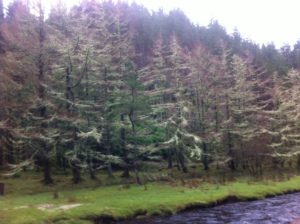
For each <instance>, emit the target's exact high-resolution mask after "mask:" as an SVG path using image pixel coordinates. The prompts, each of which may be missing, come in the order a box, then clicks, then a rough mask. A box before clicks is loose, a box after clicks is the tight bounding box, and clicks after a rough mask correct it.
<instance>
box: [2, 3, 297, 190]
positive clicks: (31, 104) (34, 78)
mask: <svg viewBox="0 0 300 224" xmlns="http://www.w3.org/2000/svg"><path fill="white" fill-rule="evenodd" d="M0 9H1V10H0V12H3V11H4V9H3V4H2V1H1V4H0ZM299 46H300V45H299V43H296V44H295V46H293V48H291V47H290V46H284V47H282V48H281V49H276V48H275V46H274V45H272V44H269V45H266V46H265V45H263V46H259V45H258V44H256V43H254V42H252V41H249V40H245V39H243V38H242V37H241V35H240V34H239V33H238V31H236V32H235V33H234V34H232V35H230V34H228V33H227V32H226V30H225V29H224V28H223V27H222V26H221V25H220V24H219V23H218V22H217V21H212V22H211V24H209V25H208V26H207V27H201V26H197V25H195V24H192V23H191V22H190V20H189V19H188V17H187V16H186V15H184V13H183V12H181V11H180V10H174V11H171V12H170V13H164V12H163V11H158V12H152V13H150V12H149V11H148V10H147V9H146V8H144V7H143V6H141V5H137V4H131V5H129V4H127V3H123V2H118V3H114V2H113V1H93V0H91V1H82V3H81V4H80V5H78V6H74V7H73V8H72V9H70V10H68V9H67V8H65V7H64V6H63V4H57V5H56V6H54V7H53V8H52V9H51V11H50V14H49V15H47V17H46V16H45V13H44V11H43V6H42V5H41V4H37V5H36V6H35V7H34V8H32V7H29V6H27V5H26V1H22V0H15V1H13V3H11V4H10V5H9V8H8V9H7V13H5V15H4V14H3V13H0V80H1V81H0V171H1V176H2V177H3V178H8V179H9V180H10V178H14V177H16V176H17V177H18V176H19V175H23V174H22V173H26V172H37V174H39V175H40V176H41V179H43V184H45V185H51V186H52V184H58V183H56V180H57V179H60V178H61V175H65V176H66V177H70V178H67V179H68V181H69V179H71V180H72V182H73V183H74V184H79V183H80V182H85V181H86V178H91V179H92V180H95V179H97V178H99V176H102V175H104V173H105V175H107V176H108V177H110V178H113V177H115V176H118V177H119V176H121V177H122V178H124V179H125V180H126V178H129V179H128V180H130V183H132V182H134V183H137V184H139V185H145V184H146V183H147V182H148V181H151V182H156V178H154V177H152V175H154V176H155V175H157V173H159V172H161V171H162V170H167V172H168V175H171V177H170V178H171V179H173V178H174V179H176V178H177V177H176V175H175V176H172V172H173V170H174V169H178V171H179V172H182V173H184V175H185V176H184V178H191V177H193V175H195V174H194V173H195V172H191V169H194V168H195V167H196V168H197V169H198V168H199V169H201V170H204V171H201V175H202V174H203V173H202V172H205V171H207V172H209V171H208V170H213V171H212V172H209V173H208V174H203V175H207V176H210V177H214V171H216V173H218V172H224V173H231V172H233V173H235V172H238V173H239V174H238V176H249V175H250V176H253V177H255V178H263V177H264V176H265V174H266V173H267V175H269V176H270V172H271V173H272V172H277V171H278V172H280V174H281V173H294V172H295V171H297V170H298V169H299V168H300V150H299V146H300V135H299V127H300V126H299V123H300V107H299V106H300V94H299V93H300V89H299V88H300V74H299V68H300V54H299V52H300V47H299ZM28 170H30V171H28ZM32 170H33V171H32ZM169 171H172V172H171V174H170V173H169ZM191 173H193V175H190V176H189V174H191ZM27 175H28V174H27ZM87 175H88V176H89V177H87ZM181 175H183V174H181ZM234 175H235V174H234ZM271 175H272V174H271ZM57 176H60V177H57ZM83 176H84V177H85V178H82V177H83ZM179 176H180V175H179ZM132 178H133V180H132ZM178 178H179V179H176V181H177V180H180V179H181V178H182V177H178ZM184 178H183V179H184ZM3 180H4V181H5V179H3ZM65 180H66V179H65ZM117 182H118V181H117ZM118 183H123V182H122V181H121V182H118Z"/></svg>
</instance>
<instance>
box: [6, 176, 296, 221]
mask: <svg viewBox="0 0 300 224" xmlns="http://www.w3.org/2000/svg"><path fill="white" fill-rule="evenodd" d="M229 179H230V180H229ZM229 179H227V180H226V179H225V180H224V178H223V180H222V181H221V180H220V179H213V178H211V177H210V175H209V174H208V175H206V176H202V178H199V177H194V178H189V179H187V178H185V179H181V180H180V181H164V182H162V181H159V182H155V183H148V184H147V185H146V187H145V186H138V185H135V184H130V185H128V184H127V181H126V182H124V180H122V179H120V178H115V179H114V180H109V179H106V177H105V174H102V175H100V176H99V179H98V180H97V181H92V180H89V179H88V177H85V181H83V182H82V183H81V184H79V185H72V184H70V183H71V182H70V180H69V179H68V178H66V177H65V176H63V175H56V176H55V180H56V184H55V185H53V186H47V187H44V186H43V185H42V183H41V181H40V174H39V173H32V172H29V173H22V174H21V177H19V178H13V179H3V180H0V182H5V184H6V189H7V191H6V195H5V197H2V198H0V223H1V224H10V223H11V224H14V223H16V224H22V223H28V224H34V223H60V224H61V223H78V224H80V223H82V224H83V223H92V220H93V219H95V218H97V217H100V216H110V217H114V218H116V219H121V218H130V217H134V216H135V215H137V214H143V215H149V216H151V215H159V214H166V213H175V212H178V211H180V210H183V209H185V208H187V207H190V206H196V205H199V206H205V205H213V204H218V203H219V202H220V201H223V200H224V199H226V198H228V197H231V196H234V197H236V198H238V199H240V200H248V199H261V198H264V197H265V196H271V195H277V194H282V193H285V192H292V191H298V190H300V176H293V177H290V176H288V177H285V178H282V177H281V179H280V180H279V179H276V180H270V179H269V178H268V179H261V180H253V179H250V178H247V177H241V176H240V175H235V177H232V176H231V177H230V178H229ZM129 182H130V181H129ZM104 183H108V184H109V185H111V184H113V185H111V186H104V185H105V184H104ZM54 192H58V195H59V197H58V198H57V199H55V198H54V197H53V195H54ZM41 204H53V205H57V206H59V205H68V204H81V206H78V207H76V208H73V209H70V210H65V211H62V210H56V211H55V210H54V211H41V210H39V209H38V208H37V207H38V206H39V205H41Z"/></svg>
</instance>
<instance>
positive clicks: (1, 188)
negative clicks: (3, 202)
mask: <svg viewBox="0 0 300 224" xmlns="http://www.w3.org/2000/svg"><path fill="white" fill-rule="evenodd" d="M4 190H5V185H4V183H0V196H4Z"/></svg>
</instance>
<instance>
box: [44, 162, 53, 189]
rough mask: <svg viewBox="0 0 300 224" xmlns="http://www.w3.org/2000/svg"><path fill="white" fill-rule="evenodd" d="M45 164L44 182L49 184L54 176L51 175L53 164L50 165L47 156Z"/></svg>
mask: <svg viewBox="0 0 300 224" xmlns="http://www.w3.org/2000/svg"><path fill="white" fill-rule="evenodd" d="M43 166H44V180H43V182H44V184H46V185H49V184H52V183H53V180H52V177H51V165H50V159H49V158H48V157H47V156H44V158H43Z"/></svg>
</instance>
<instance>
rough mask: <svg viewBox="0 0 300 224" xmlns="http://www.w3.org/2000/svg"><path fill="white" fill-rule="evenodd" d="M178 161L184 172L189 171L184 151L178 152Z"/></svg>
mask: <svg viewBox="0 0 300 224" xmlns="http://www.w3.org/2000/svg"><path fill="white" fill-rule="evenodd" d="M178 162H179V165H180V167H181V170H182V172H184V173H187V172H188V169H187V167H186V165H185V159H184V154H183V153H182V152H180V153H179V154H178Z"/></svg>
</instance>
